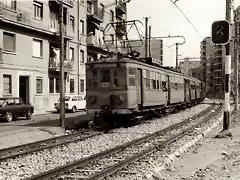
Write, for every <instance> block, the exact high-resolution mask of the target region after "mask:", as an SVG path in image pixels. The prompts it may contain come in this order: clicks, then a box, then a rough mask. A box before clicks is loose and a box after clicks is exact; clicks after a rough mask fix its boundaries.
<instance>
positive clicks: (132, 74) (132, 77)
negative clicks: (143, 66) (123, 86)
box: [128, 68, 136, 86]
mask: <svg viewBox="0 0 240 180" xmlns="http://www.w3.org/2000/svg"><path fill="white" fill-rule="evenodd" d="M128 85H129V86H136V69H134V68H129V69H128Z"/></svg>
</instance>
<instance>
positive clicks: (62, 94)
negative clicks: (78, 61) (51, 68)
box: [59, 0, 65, 129]
mask: <svg viewBox="0 0 240 180" xmlns="http://www.w3.org/2000/svg"><path fill="white" fill-rule="evenodd" d="M63 33H64V32H63V0H60V2H59V34H60V83H61V84H60V126H61V127H62V128H64V129H65V122H64V121H65V86H64V37H63Z"/></svg>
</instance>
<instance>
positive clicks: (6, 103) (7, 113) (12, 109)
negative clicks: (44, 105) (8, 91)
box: [0, 97, 34, 122]
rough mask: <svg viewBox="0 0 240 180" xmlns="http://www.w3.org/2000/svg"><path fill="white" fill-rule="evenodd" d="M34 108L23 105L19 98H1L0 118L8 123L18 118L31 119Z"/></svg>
mask: <svg viewBox="0 0 240 180" xmlns="http://www.w3.org/2000/svg"><path fill="white" fill-rule="evenodd" d="M33 113H34V107H33V106H32V105H30V104H25V103H24V101H23V100H22V98H20V97H1V98H0V118H1V119H5V120H6V121H8V122H10V121H12V120H13V119H17V118H18V117H26V119H31V118H32V114H33Z"/></svg>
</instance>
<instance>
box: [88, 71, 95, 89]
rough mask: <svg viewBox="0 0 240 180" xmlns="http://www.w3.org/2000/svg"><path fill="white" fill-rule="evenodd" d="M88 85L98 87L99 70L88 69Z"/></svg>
mask: <svg viewBox="0 0 240 180" xmlns="http://www.w3.org/2000/svg"><path fill="white" fill-rule="evenodd" d="M86 73H87V76H86V77H87V86H88V87H97V70H96V69H94V70H92V69H87V71H86Z"/></svg>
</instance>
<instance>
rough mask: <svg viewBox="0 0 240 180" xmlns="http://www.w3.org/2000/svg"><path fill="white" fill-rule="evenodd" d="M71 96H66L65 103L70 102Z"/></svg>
mask: <svg viewBox="0 0 240 180" xmlns="http://www.w3.org/2000/svg"><path fill="white" fill-rule="evenodd" d="M70 98H71V97H70V96H65V101H69V100H70ZM58 102H60V98H59V99H58Z"/></svg>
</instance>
